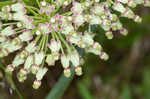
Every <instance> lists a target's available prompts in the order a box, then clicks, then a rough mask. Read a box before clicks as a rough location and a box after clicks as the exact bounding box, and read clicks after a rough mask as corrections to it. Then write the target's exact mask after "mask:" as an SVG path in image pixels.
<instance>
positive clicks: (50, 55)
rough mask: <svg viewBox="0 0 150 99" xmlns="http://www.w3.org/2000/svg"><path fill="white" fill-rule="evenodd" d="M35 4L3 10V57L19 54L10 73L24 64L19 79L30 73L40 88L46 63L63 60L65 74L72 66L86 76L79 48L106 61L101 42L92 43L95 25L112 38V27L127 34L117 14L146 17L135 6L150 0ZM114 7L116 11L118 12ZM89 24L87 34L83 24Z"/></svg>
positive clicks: (16, 3) (58, 0)
mask: <svg viewBox="0 0 150 99" xmlns="http://www.w3.org/2000/svg"><path fill="white" fill-rule="evenodd" d="M36 1H37V2H36V3H37V5H38V6H37V7H34V6H30V5H27V4H25V3H24V2H23V1H21V0H19V1H14V3H13V4H12V5H6V6H3V7H2V8H1V12H0V57H1V58H3V57H6V56H8V55H9V54H10V53H13V52H17V55H16V56H15V57H14V60H13V61H12V62H11V63H10V64H9V65H8V66H7V67H6V72H8V73H11V72H13V71H14V70H15V68H18V67H20V68H21V69H20V71H19V73H18V74H17V77H18V80H19V81H20V82H23V81H24V80H26V79H27V75H28V74H29V73H33V74H35V75H36V79H35V81H34V83H33V88H35V89H38V88H39V87H40V85H41V80H42V78H43V76H44V75H45V74H46V72H47V71H48V69H47V68H46V66H45V64H46V63H47V64H48V66H52V65H55V62H56V61H58V60H60V61H61V64H62V67H63V68H64V75H65V76H66V77H69V76H70V75H71V64H72V65H73V66H74V67H75V73H76V75H79V76H80V75H82V68H81V65H82V64H83V62H84V61H83V58H82V56H80V55H79V53H78V51H77V49H76V48H77V47H79V48H82V49H84V50H85V51H86V52H90V53H93V54H95V55H99V57H100V58H101V59H103V60H108V58H109V56H108V55H107V54H106V53H105V52H104V51H103V49H102V46H101V45H100V44H99V43H98V42H96V41H94V39H93V38H94V36H95V35H97V34H96V33H95V34H94V33H92V32H91V28H90V27H91V25H100V26H101V27H102V28H103V29H104V30H105V31H106V33H105V35H106V37H107V38H108V39H112V38H113V31H120V33H121V34H122V35H124V36H126V35H127V34H128V31H127V30H126V29H125V28H124V27H123V25H122V23H121V22H120V20H119V17H120V16H121V17H127V18H129V19H133V20H134V21H135V22H141V21H142V19H141V18H140V17H139V16H138V15H136V14H135V13H134V12H133V11H132V10H131V9H132V8H135V7H136V6H137V5H138V4H143V5H144V6H150V1H149V0H106V1H105V0H103V2H102V1H100V0H78V1H75V0H49V2H46V1H41V2H39V1H38V0H36ZM114 11H118V12H119V13H120V16H117V15H116V14H115V13H113V12H114ZM85 25H88V27H89V28H88V29H87V30H85V31H84V32H81V31H79V28H80V27H83V26H85Z"/></svg>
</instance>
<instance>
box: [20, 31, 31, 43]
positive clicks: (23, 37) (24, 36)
mask: <svg viewBox="0 0 150 99" xmlns="http://www.w3.org/2000/svg"><path fill="white" fill-rule="evenodd" d="M19 38H20V39H21V40H22V41H30V40H32V38H33V37H32V34H31V32H30V31H25V32H23V33H22V34H21V35H19Z"/></svg>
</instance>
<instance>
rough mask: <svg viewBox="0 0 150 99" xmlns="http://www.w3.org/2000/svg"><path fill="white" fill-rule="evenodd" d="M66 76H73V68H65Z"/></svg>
mask: <svg viewBox="0 0 150 99" xmlns="http://www.w3.org/2000/svg"><path fill="white" fill-rule="evenodd" d="M64 76H65V77H70V76H71V70H70V68H65V69H64Z"/></svg>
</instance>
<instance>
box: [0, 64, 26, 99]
mask: <svg viewBox="0 0 150 99" xmlns="http://www.w3.org/2000/svg"><path fill="white" fill-rule="evenodd" d="M0 69H2V70H3V71H5V67H4V66H3V64H2V62H1V61H0ZM5 77H6V79H7V81H8V82H9V83H10V85H11V87H12V88H13V89H14V90H15V91H16V93H17V94H18V96H19V99H24V98H23V96H22V95H21V93H20V92H19V90H18V89H17V87H16V85H15V83H14V81H13V79H12V75H11V74H5Z"/></svg>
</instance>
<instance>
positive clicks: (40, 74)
mask: <svg viewBox="0 0 150 99" xmlns="http://www.w3.org/2000/svg"><path fill="white" fill-rule="evenodd" d="M47 71H48V69H47V68H40V69H39V70H38V72H37V74H36V79H37V80H42V78H43V76H44V75H45V74H46V72H47Z"/></svg>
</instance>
